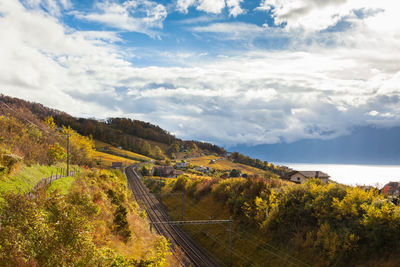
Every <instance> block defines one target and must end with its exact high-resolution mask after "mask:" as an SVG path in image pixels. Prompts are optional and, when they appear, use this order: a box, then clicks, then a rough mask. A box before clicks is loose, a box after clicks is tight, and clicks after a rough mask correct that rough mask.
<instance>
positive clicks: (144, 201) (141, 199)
mask: <svg viewBox="0 0 400 267" xmlns="http://www.w3.org/2000/svg"><path fill="white" fill-rule="evenodd" d="M125 174H126V177H127V179H128V185H129V188H130V189H131V191H132V193H133V195H134V197H135V198H136V201H137V202H138V203H139V205H142V207H143V208H145V209H146V211H147V215H148V218H149V219H150V222H151V224H152V225H153V226H154V228H155V229H156V231H157V232H158V233H159V234H162V235H163V236H165V237H166V238H167V239H168V240H169V241H170V242H171V243H172V247H173V249H176V248H177V247H180V248H181V249H182V251H183V252H184V254H185V256H184V258H183V259H182V260H181V265H182V266H207V267H208V266H210V267H212V266H220V265H219V264H218V263H217V262H216V261H215V260H214V259H213V258H212V257H211V256H210V255H209V253H208V252H207V251H206V250H205V249H204V248H202V247H201V246H200V245H198V244H197V243H196V242H195V241H193V240H192V239H191V238H190V237H189V236H188V235H187V234H185V233H184V232H183V231H182V229H181V228H179V227H178V226H177V225H176V224H166V223H163V222H167V221H169V217H168V214H167V212H166V210H165V209H164V207H163V206H162V205H161V203H160V202H159V201H158V200H157V198H156V197H155V196H154V195H153V194H151V193H150V192H149V191H148V189H147V187H146V186H145V185H144V184H143V183H142V181H141V180H140V177H139V175H138V174H137V173H136V171H135V168H134V166H129V167H127V168H126V169H125Z"/></svg>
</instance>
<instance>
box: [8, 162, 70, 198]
mask: <svg viewBox="0 0 400 267" xmlns="http://www.w3.org/2000/svg"><path fill="white" fill-rule="evenodd" d="M66 167H67V165H66V164H65V163H60V164H57V165H53V166H47V165H39V164H34V165H31V166H27V165H22V166H20V167H19V169H17V170H16V171H15V172H14V174H12V175H10V176H5V177H2V178H0V195H1V194H3V193H7V192H15V193H27V192H29V191H30V190H31V189H32V188H33V187H34V186H35V185H36V184H37V183H38V182H39V181H40V180H42V179H43V178H46V177H49V176H50V175H51V174H53V175H55V174H56V172H57V169H58V170H59V169H61V168H64V169H66ZM73 168H77V166H71V170H72V169H73Z"/></svg>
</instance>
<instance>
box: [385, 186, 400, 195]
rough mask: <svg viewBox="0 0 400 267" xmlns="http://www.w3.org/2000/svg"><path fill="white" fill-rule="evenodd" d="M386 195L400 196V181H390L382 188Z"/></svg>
mask: <svg viewBox="0 0 400 267" xmlns="http://www.w3.org/2000/svg"><path fill="white" fill-rule="evenodd" d="M382 191H383V194H384V195H390V196H393V197H399V195H400V183H399V182H390V183H388V184H386V185H385V186H384V187H383V188H382Z"/></svg>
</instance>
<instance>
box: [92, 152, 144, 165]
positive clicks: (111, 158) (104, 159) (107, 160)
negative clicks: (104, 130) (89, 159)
mask: <svg viewBox="0 0 400 267" xmlns="http://www.w3.org/2000/svg"><path fill="white" fill-rule="evenodd" d="M93 157H94V158H96V160H98V161H100V157H101V166H102V167H111V165H112V163H113V162H122V163H124V164H126V165H130V164H134V163H136V162H137V161H136V160H131V159H127V158H123V157H119V156H115V155H111V154H107V153H103V152H100V151H95V152H94V153H93Z"/></svg>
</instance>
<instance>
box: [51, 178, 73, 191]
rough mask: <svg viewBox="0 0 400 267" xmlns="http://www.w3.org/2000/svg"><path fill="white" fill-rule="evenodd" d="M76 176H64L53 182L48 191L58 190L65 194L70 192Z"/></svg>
mask: <svg viewBox="0 0 400 267" xmlns="http://www.w3.org/2000/svg"><path fill="white" fill-rule="evenodd" d="M75 179H76V178H75V177H71V176H68V177H63V178H60V179H58V180H56V181H54V182H52V183H51V185H50V187H49V188H48V189H47V190H48V192H54V191H56V190H57V191H58V192H59V193H60V194H62V195H65V194H67V193H68V191H69V189H70V187H71V185H72V183H73V182H74V181H75Z"/></svg>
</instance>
